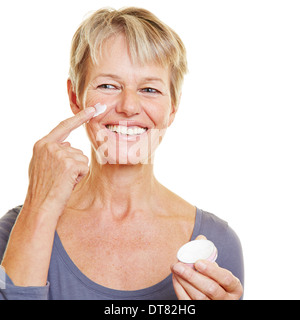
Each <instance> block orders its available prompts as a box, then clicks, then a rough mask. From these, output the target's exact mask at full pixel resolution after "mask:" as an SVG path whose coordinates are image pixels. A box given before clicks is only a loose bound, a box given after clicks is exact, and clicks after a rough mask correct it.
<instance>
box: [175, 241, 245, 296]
mask: <svg viewBox="0 0 300 320" xmlns="http://www.w3.org/2000/svg"><path fill="white" fill-rule="evenodd" d="M200 238H204V239H205V237H204V236H200V237H197V239H200ZM194 267H195V270H194V269H193V268H191V267H189V266H187V265H186V264H184V263H182V262H177V263H176V264H174V265H173V266H172V272H173V286H174V290H175V293H176V295H177V297H178V299H180V300H238V299H240V297H241V296H242V294H243V287H242V285H241V283H240V281H239V279H238V278H236V277H235V276H234V275H233V274H232V273H231V272H230V271H229V270H226V269H223V268H220V267H219V266H218V264H217V263H215V262H210V261H207V260H198V261H197V262H196V263H195V265H194Z"/></svg>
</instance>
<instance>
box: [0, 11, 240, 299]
mask: <svg viewBox="0 0 300 320" xmlns="http://www.w3.org/2000/svg"><path fill="white" fill-rule="evenodd" d="M186 71H187V64H186V54H185V48H184V45H183V44H182V42H181V40H180V38H179V37H178V35H177V34H176V33H175V32H174V31H173V30H172V29H170V28H169V27H168V26H166V25H165V24H164V23H162V22H161V21H159V20H158V19H157V18H156V17H155V16H154V15H153V14H151V13H150V12H148V11H146V10H143V9H137V8H127V9H122V10H119V11H116V10H108V9H103V10H99V11H97V12H95V13H94V14H93V15H91V16H90V17H89V18H87V19H86V20H85V21H84V22H83V23H82V24H81V26H80V27H79V29H78V30H77V32H76V33H75V35H74V38H73V42H72V49H71V66H70V78H69V79H68V93H69V100H70V106H71V109H72V112H73V113H74V116H73V117H72V118H69V119H67V120H64V121H62V122H61V123H60V124H59V125H58V126H57V127H56V128H54V129H53V130H52V131H51V132H50V133H49V134H48V135H47V136H45V137H44V138H42V139H41V140H39V141H38V142H37V143H36V144H35V146H34V149H33V156H32V160H31V163H30V166H29V187H28V192H27V196H26V199H25V202H24V205H23V206H22V207H17V208H15V209H13V210H11V211H10V212H8V213H7V215H6V216H4V217H3V218H2V219H1V222H0V235H1V237H0V239H1V241H0V257H2V255H3V260H2V263H1V265H2V274H3V273H4V272H6V289H3V290H1V297H2V298H3V297H4V298H6V299H19V298H21V299H176V298H178V299H240V297H241V296H242V291H243V289H242V284H241V283H243V260H242V253H241V247H240V243H239V240H238V238H237V237H236V235H235V233H234V232H233V231H232V230H231V229H230V228H229V227H228V225H227V224H226V223H225V222H224V221H222V220H221V219H219V218H217V217H216V216H214V215H212V214H209V213H207V212H204V211H202V210H200V209H198V208H196V207H195V206H193V205H191V204H189V203H187V202H186V201H185V200H183V199H182V198H180V197H179V196H177V195H175V194H174V193H172V192H171V191H169V190H168V189H167V188H165V187H164V186H162V185H161V184H160V183H159V182H158V181H157V180H156V178H155V177H154V174H153V156H154V153H155V149H156V147H157V146H158V145H159V143H160V141H161V139H162V137H163V135H164V132H165V130H166V128H167V127H168V126H170V125H171V123H172V122H173V120H174V117H175V114H176V111H177V107H178V104H179V100H180V94H181V85H182V81H183V77H184V74H185V73H186ZM99 106H100V108H101V109H102V113H101V112H97V114H96V109H97V111H99V109H98V108H99ZM95 108H96V109H95ZM83 124H84V125H85V127H86V130H87V134H88V137H89V139H90V141H91V145H92V152H91V161H90V165H89V159H88V158H87V157H86V156H85V155H83V153H82V152H81V151H80V150H78V149H75V148H73V147H72V146H71V145H70V144H69V143H68V142H66V141H65V140H66V138H67V137H68V135H69V134H70V133H71V132H72V131H73V130H75V129H76V128H78V127H79V126H81V125H83ZM200 233H202V234H203V235H204V236H206V237H208V238H209V239H210V240H212V241H213V242H214V243H215V245H216V246H217V248H218V251H219V257H218V260H217V263H218V264H217V263H212V262H208V261H204V260H203V261H202V260H201V261H197V263H196V264H195V269H192V268H189V267H188V266H186V265H185V264H183V263H181V262H178V261H177V259H176V253H177V251H178V249H179V248H180V247H181V246H182V245H183V244H184V243H186V242H188V241H189V240H191V239H195V238H196V237H197V236H199V235H200ZM203 235H202V236H200V238H201V237H204V236H203ZM5 248H6V250H5ZM4 251H5V253H4ZM170 268H171V270H170Z"/></svg>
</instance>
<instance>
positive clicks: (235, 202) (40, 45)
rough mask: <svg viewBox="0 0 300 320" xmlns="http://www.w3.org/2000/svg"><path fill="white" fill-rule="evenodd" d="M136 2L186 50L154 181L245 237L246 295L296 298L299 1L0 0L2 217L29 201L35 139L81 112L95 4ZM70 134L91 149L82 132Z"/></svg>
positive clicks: (76, 142) (299, 205) (298, 260)
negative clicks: (80, 43)
mask: <svg viewBox="0 0 300 320" xmlns="http://www.w3.org/2000/svg"><path fill="white" fill-rule="evenodd" d="M131 5H134V6H140V7H144V8H146V9H149V10H151V11H152V12H153V13H155V14H156V15H157V16H158V17H159V18H161V19H162V20H163V21H164V22H166V23H167V24H169V25H170V26H171V27H173V28H174V29H175V30H176V32H177V33H178V34H179V35H180V36H181V38H182V39H183V41H184V43H185V45H186V47H187V51H188V59H189V70H190V72H189V74H188V76H187V77H186V81H185V85H184V91H183V96H182V102H181V105H180V108H179V111H178V114H177V118H176V120H175V122H174V124H173V126H172V127H171V128H170V129H169V131H168V133H167V135H166V137H165V140H164V141H163V143H162V145H161V146H160V147H159V149H158V151H157V155H156V165H155V172H156V176H157V178H158V179H159V180H160V181H161V182H162V183H163V184H165V185H166V186H167V187H168V188H170V189H171V190H172V191H174V192H175V193H177V194H179V195H180V196H182V197H183V198H185V199H186V200H187V201H189V202H190V203H192V204H194V205H197V206H198V207H200V208H202V209H205V210H207V211H210V212H213V213H215V214H216V215H218V216H219V217H221V218H223V219H225V220H227V221H228V222H229V224H230V225H231V227H232V228H233V229H234V230H235V231H236V232H237V234H238V235H239V237H240V239H241V242H242V245H243V249H244V258H245V271H246V282H245V295H244V297H245V299H299V298H300V293H299V285H300V281H299V270H300V258H299V249H298V248H297V246H298V245H299V234H300V232H299V222H300V221H299V214H300V201H299V200H300V199H299V191H300V186H299V185H300V169H299V166H300V152H299V137H300V126H299V108H300V95H299V93H300V90H299V85H300V19H299V17H300V2H299V1H290V0H282V1H276V0H272V1H267V0H258V1H257V0H251V1H250V0H249V1H243V0H237V1H226V0H222V1H213V0H207V1H201V0H197V1H189V0H185V1H177V0H176V1H175V0H172V1H170V0H168V1H165V0H158V1H157V0H152V1H143V0H140V1H130V0H128V1H114V0H110V1H101V0H98V1H92V0H84V1H82V0H80V1H78V0H69V1H66V0H64V1H61V0H59V1H58V0H52V1H38V0H27V1H22V0H18V1H16V0H15V1H14V0H10V1H1V2H0V45H1V50H0V72H1V75H0V90H1V91H0V92H1V96H0V99H1V112H0V116H1V125H0V137H1V151H0V152H1V157H0V168H1V179H0V197H1V199H0V216H2V215H3V214H5V213H6V211H7V210H8V209H10V208H12V207H14V206H16V205H19V204H22V203H23V201H24V197H25V194H26V189H27V182H28V180H27V168H28V164H29V161H30V158H31V153H32V146H33V144H34V142H35V141H36V140H38V139H39V138H41V137H42V136H44V135H45V134H47V133H48V132H49V131H50V130H51V129H52V128H53V127H54V126H56V125H57V124H58V122H60V121H61V120H63V119H65V118H67V117H69V116H71V115H72V114H71V111H70V108H69V104H68V97H67V90H66V79H67V76H68V63H69V60H68V59H69V49H70V42H71V38H72V36H73V34H74V32H75V30H76V28H77V27H78V25H79V24H80V22H81V21H82V19H83V18H84V17H85V15H86V14H87V13H89V12H90V11H92V10H96V9H99V8H101V7H104V6H112V7H114V8H120V7H123V6H131ZM69 141H70V142H71V143H72V145H73V146H74V147H77V148H81V149H82V150H83V151H84V152H85V153H86V154H87V155H89V154H90V151H89V150H90V149H89V145H88V140H87V138H86V136H85V131H84V130H83V128H79V129H78V130H77V131H76V132H74V133H72V135H71V137H70V139H69Z"/></svg>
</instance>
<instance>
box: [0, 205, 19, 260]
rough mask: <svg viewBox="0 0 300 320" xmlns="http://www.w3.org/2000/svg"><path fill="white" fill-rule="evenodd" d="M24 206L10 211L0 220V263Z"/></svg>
mask: <svg viewBox="0 0 300 320" xmlns="http://www.w3.org/2000/svg"><path fill="white" fill-rule="evenodd" d="M21 209H22V206H17V207H15V208H13V209H11V210H9V211H8V212H7V213H6V214H5V215H4V216H3V217H2V218H1V219H0V261H1V259H2V256H3V254H4V251H5V248H6V244H7V242H8V239H9V235H10V232H11V230H12V228H13V226H14V224H15V222H16V219H17V217H18V214H19V213H20V211H21Z"/></svg>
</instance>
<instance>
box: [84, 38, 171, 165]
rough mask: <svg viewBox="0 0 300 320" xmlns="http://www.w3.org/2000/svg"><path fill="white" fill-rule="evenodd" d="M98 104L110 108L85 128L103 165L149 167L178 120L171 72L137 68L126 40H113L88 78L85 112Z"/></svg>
mask: <svg viewBox="0 0 300 320" xmlns="http://www.w3.org/2000/svg"><path fill="white" fill-rule="evenodd" d="M97 104H98V105H99V104H100V105H106V107H107V108H106V110H105V111H104V112H103V113H101V114H99V115H98V116H96V117H94V118H93V119H92V120H90V122H89V123H88V124H87V127H86V128H87V132H88V135H89V138H90V140H91V142H92V145H93V147H94V150H95V151H96V153H97V159H98V161H99V162H100V163H107V162H108V163H122V164H136V163H145V162H147V161H149V159H150V158H151V156H153V154H154V151H155V149H156V147H157V146H158V144H159V142H160V140H161V137H162V136H163V135H164V133H165V129H166V128H167V127H168V126H169V125H170V124H171V123H172V121H173V119H174V116H175V108H174V106H173V105H172V102H171V93H170V72H169V70H168V68H164V67H162V66H160V65H157V64H148V65H140V64H133V63H132V61H131V59H130V53H129V50H128V46H127V43H126V39H125V37H124V36H123V35H122V34H120V35H118V36H114V37H111V38H109V39H108V40H107V41H106V42H105V44H104V46H103V48H102V55H101V58H100V59H99V62H98V64H97V65H92V64H90V65H89V70H88V74H87V78H86V94H85V107H90V106H95V105H97ZM104 109H105V108H104Z"/></svg>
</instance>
